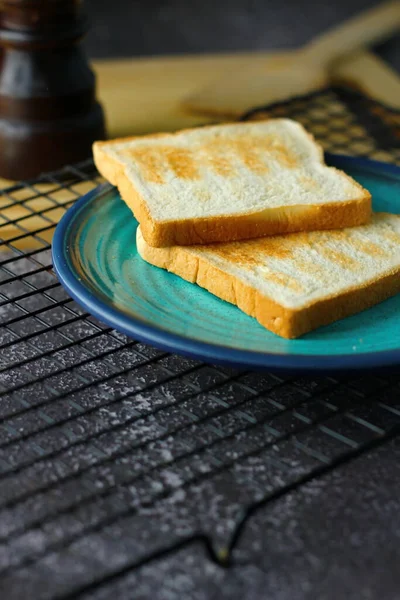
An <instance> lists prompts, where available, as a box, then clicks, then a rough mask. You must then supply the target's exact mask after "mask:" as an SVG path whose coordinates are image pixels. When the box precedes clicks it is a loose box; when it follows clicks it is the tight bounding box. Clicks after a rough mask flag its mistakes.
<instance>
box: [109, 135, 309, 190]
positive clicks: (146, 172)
mask: <svg viewBox="0 0 400 600" xmlns="http://www.w3.org/2000/svg"><path fill="white" fill-rule="evenodd" d="M121 153H122V155H123V156H124V157H125V158H129V159H132V160H134V161H135V162H136V163H138V165H139V166H140V169H141V171H142V175H143V177H144V179H147V181H149V182H151V183H158V184H164V183H166V174H167V172H168V171H172V172H173V174H174V176H175V177H177V178H179V179H183V180H196V179H200V178H201V169H204V168H205V169H212V170H213V171H214V172H215V173H217V174H218V175H220V176H221V177H232V176H234V175H235V174H237V164H238V162H240V163H241V164H242V165H243V166H244V167H246V168H247V169H248V170H249V171H251V172H252V173H255V174H257V175H263V174H265V173H267V172H268V171H269V170H270V166H271V161H277V162H278V163H280V165H281V166H284V167H287V168H290V169H292V168H296V167H297V166H298V163H299V159H298V157H297V156H296V154H295V153H294V152H293V151H291V150H289V149H288V148H287V147H285V145H284V144H283V142H282V141H280V140H279V139H278V138H277V137H275V136H269V135H265V136H254V135H253V136H248V137H246V138H243V137H237V138H233V137H230V138H224V137H222V136H221V137H216V138H213V139H211V140H209V141H208V142H207V143H204V144H197V145H194V147H193V149H189V148H185V147H183V146H175V145H166V144H152V145H151V146H150V145H147V144H143V145H140V146H137V147H134V148H132V147H130V148H123V149H121Z"/></svg>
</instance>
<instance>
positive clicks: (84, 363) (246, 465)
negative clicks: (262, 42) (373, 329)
mask: <svg viewBox="0 0 400 600" xmlns="http://www.w3.org/2000/svg"><path fill="white" fill-rule="evenodd" d="M260 114H261V115H262V114H263V113H259V114H258V115H257V114H256V115H253V118H256V117H257V116H260ZM268 114H277V115H278V114H280V115H281V114H286V115H289V116H292V117H296V118H298V119H299V120H300V121H302V122H304V123H305V124H306V125H307V127H308V128H309V129H310V130H311V131H313V132H314V133H315V135H316V136H317V137H318V139H319V140H320V141H321V143H323V145H324V146H325V148H326V149H329V150H341V149H343V148H344V149H346V150H347V151H348V152H350V153H358V154H364V155H369V156H374V157H376V158H384V159H385V160H388V161H392V162H400V148H399V143H398V138H397V137H396V135H393V132H394V131H395V129H393V127H394V125H395V123H396V120H397V119H398V115H397V114H395V113H393V112H392V111H389V110H386V109H385V108H384V107H379V106H377V105H375V104H373V105H372V104H371V102H370V101H365V100H362V98H360V97H359V96H357V95H355V94H354V93H350V92H344V91H343V90H327V91H326V92H324V93H320V94H318V95H315V96H312V97H310V98H308V99H307V100H306V99H300V100H296V101H293V102H291V103H290V104H289V105H283V106H277V107H275V108H274V109H273V110H272V111H270V112H269V113H268ZM264 116H265V115H264ZM97 181H98V180H97V174H96V172H95V170H94V167H93V164H92V163H91V161H87V162H86V163H84V164H82V165H80V166H75V167H68V168H66V169H65V170H64V171H62V172H59V173H56V174H53V175H46V176H44V177H42V178H41V179H40V180H39V181H36V182H33V183H32V182H31V183H26V184H25V183H23V184H19V185H17V186H14V187H13V188H10V189H9V190H7V191H5V192H3V193H2V195H1V196H0V210H1V212H2V215H3V219H4V222H0V236H2V237H3V238H4V241H3V242H1V246H0V248H1V250H0V251H1V254H0V598H5V599H7V600H28V599H29V600H30V599H33V598H34V599H35V600H46V599H47V600H55V599H58V600H61V599H63V600H67V599H70V600H72V599H76V598H83V599H84V600H89V599H92V600H95V599H96V600H106V599H107V600H108V599H109V598H121V599H123V600H125V599H131V598H135V599H136V598H139V599H147V598H156V599H160V600H161V599H162V600H164V599H166V600H169V599H171V600H172V599H178V598H179V599H180V598H185V599H191V598H193V600H198V599H208V598H215V599H219V598H222V599H224V598H227V599H228V598H229V599H232V600H236V599H237V600H241V599H243V598H250V599H251V600H252V599H257V600H258V599H263V598H274V599H275V598H276V599H278V600H312V599H314V598H318V599H322V600H323V599H327V600H334V599H336V598H350V599H351V600H353V598H354V600H359V599H361V600H364V599H366V600H367V599H368V600H370V599H375V598H378V597H379V598H382V599H385V598H387V599H390V600H392V599H393V600H396V599H397V598H398V586H399V583H400V581H399V579H400V575H399V571H398V566H397V565H398V559H399V556H398V554H399V550H398V534H399V518H398V516H397V513H398V510H397V509H398V494H397V485H398V484H397V481H398V470H399V466H398V465H399V460H398V459H399V456H398V455H399V443H398V439H399V438H398V436H399V434H400V376H399V375H398V374H396V373H392V374H390V375H389V374H383V373H381V374H368V375H365V376H360V375H358V376H356V375H353V376H348V377H339V376H338V377H322V376H320V377H317V378H315V379H312V378H301V377H296V378H295V377H289V376H288V377H281V376H277V375H274V374H260V373H244V372H237V371H232V370H230V369H228V368H223V367H214V366H210V365H205V364H202V363H199V362H197V361H193V360H189V359H185V358H182V357H178V356H172V355H167V354H165V353H163V352H161V351H159V350H156V349H154V348H150V347H148V346H146V345H144V344H141V343H138V342H135V341H133V340H128V339H126V337H125V336H123V335H121V334H119V333H117V332H115V331H112V330H110V329H109V328H107V327H105V326H104V325H102V324H101V323H98V322H97V321H96V320H95V319H93V318H92V317H90V316H89V315H87V314H86V313H85V312H84V311H83V310H82V309H81V308H79V306H77V305H76V303H75V302H73V301H72V300H71V299H70V298H69V297H68V296H67V294H66V293H65V292H64V291H63V289H62V288H61V287H60V285H59V284H58V283H57V281H56V279H55V276H54V274H53V272H52V269H51V255H50V247H49V241H50V239H51V234H52V230H53V228H54V222H55V221H56V220H57V219H58V218H59V217H60V214H61V213H63V212H64V211H65V209H66V208H68V206H69V205H70V204H71V203H72V202H74V200H75V199H76V198H77V197H78V196H79V195H80V194H82V193H83V192H84V191H87V189H88V188H91V187H93V186H95V185H96V183H97ZM44 186H45V187H44ZM11 206H12V207H13V209H12V210H13V211H14V210H15V207H16V206H18V207H19V210H20V211H21V214H20V216H19V217H17V218H15V217H14V218H13V219H12V220H11V217H10V215H12V214H14V215H15V213H13V212H11ZM54 211H56V212H54ZM32 214H35V215H36V217H35V218H36V221H35V222H34V223H32V221H30V219H31V215H32ZM7 219H8V221H7ZM29 225H30V227H31V228H33V229H34V233H30V234H29V233H27V232H26V230H27V228H28V226H29ZM22 243H24V244H25V247H24V248H22V246H21V244H22ZM27 246H28V248H27Z"/></svg>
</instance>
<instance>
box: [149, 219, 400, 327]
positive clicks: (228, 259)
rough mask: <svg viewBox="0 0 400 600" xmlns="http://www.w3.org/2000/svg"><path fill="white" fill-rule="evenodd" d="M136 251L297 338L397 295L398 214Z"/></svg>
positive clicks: (399, 266)
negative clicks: (339, 226) (343, 225)
mask: <svg viewBox="0 0 400 600" xmlns="http://www.w3.org/2000/svg"><path fill="white" fill-rule="evenodd" d="M137 248H138V252H139V254H140V255H141V257H142V258H143V259H144V260H146V261H147V262H149V263H151V264H152V265H155V266H157V267H161V268H163V269H167V270H168V271H171V272H172V273H175V274H176V275H179V276H180V277H182V278H183V279H186V280H187V281H190V282H192V283H197V284H198V285H199V286H201V287H203V288H206V289H207V290H209V291H210V292H211V293H213V294H215V295H216V296H218V297H219V298H222V299H223V300H226V301H227V302H231V303H232V304H236V305H237V306H238V307H239V308H241V309H242V310H243V311H244V312H245V313H247V314H248V315H250V316H252V317H255V318H256V319H257V320H258V321H259V322H260V323H261V325H263V326H264V327H266V328H267V329H269V330H271V331H272V332H274V333H276V334H278V335H280V336H282V337H285V338H296V337H299V336H300V335H302V334H304V333H306V332H308V331H311V330H313V329H315V328H317V327H319V326H321V325H326V324H328V323H332V322H333V321H336V320H338V319H342V318H343V317H346V316H349V315H352V314H355V313H357V312H359V311H362V310H364V309H366V308H369V307H371V306H373V305H375V304H377V303H378V302H381V301H382V300H385V299H386V298H389V297H390V296H393V295H395V294H396V293H398V292H400V215H391V214H387V213H377V214H375V215H373V218H372V221H371V222H370V223H369V224H368V225H363V226H359V227H353V228H349V229H343V230H336V231H329V232H328V231H327V232H323V231H320V232H307V233H293V234H290V235H282V236H275V237H265V238H260V239H256V240H251V241H246V242H240V243H237V242H236V243H235V242H233V243H226V244H213V245H208V246H207V245H203V246H192V247H182V246H175V247H171V248H154V247H152V246H150V245H149V244H147V243H146V241H145V240H144V238H143V235H142V232H141V228H140V227H139V228H138V231H137Z"/></svg>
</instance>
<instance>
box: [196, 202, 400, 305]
mask: <svg viewBox="0 0 400 600" xmlns="http://www.w3.org/2000/svg"><path fill="white" fill-rule="evenodd" d="M385 218H386V216H385V215H384V214H383V215H380V214H377V215H374V221H375V224H376V225H377V226H378V231H379V238H380V239H381V240H382V242H383V243H384V244H385V243H387V242H389V245H386V246H385V247H382V246H381V245H379V241H375V242H374V241H373V240H371V239H370V238H369V236H368V229H369V227H370V226H369V225H366V226H364V227H358V228H357V229H352V228H350V229H345V230H335V231H315V232H306V233H293V234H290V235H286V236H284V237H282V236H274V237H269V238H262V239H257V240H250V241H247V242H235V243H229V244H214V245H211V246H207V247H205V246H203V247H198V248H199V249H200V248H203V249H204V250H207V251H209V252H211V253H212V255H213V256H214V257H218V259H220V260H222V261H227V262H228V263H230V264H235V265H237V266H238V267H240V268H241V269H244V270H248V271H254V272H255V273H257V274H258V273H259V274H260V277H261V278H265V279H268V280H269V281H270V282H272V283H274V284H276V285H278V286H280V287H284V288H287V289H290V290H292V291H293V292H295V293H298V294H299V295H301V294H302V292H304V291H305V286H306V287H308V286H307V285H306V284H305V281H304V277H305V278H306V280H307V281H310V279H311V280H313V281H314V284H317V285H320V286H323V287H324V286H326V285H329V283H330V279H331V277H332V270H331V269H332V267H334V268H340V269H341V270H344V271H348V272H349V273H350V272H351V273H355V272H357V271H359V270H360V269H362V267H363V262H364V261H365V258H366V257H369V258H372V259H373V258H378V259H381V260H382V259H385V258H388V257H390V256H393V254H394V253H396V252H400V234H399V233H398V232H397V231H395V230H394V229H393V228H392V227H391V225H390V224H389V223H388V222H387V221H386V220H385ZM363 230H365V234H364V233H363ZM266 257H267V264H265V259H266ZM263 263H264V264H263ZM260 265H263V266H262V267H261V266H260ZM287 271H289V273H288V272H287ZM293 271H294V272H297V273H298V278H297V277H296V275H295V274H293ZM350 277H351V276H349V278H350Z"/></svg>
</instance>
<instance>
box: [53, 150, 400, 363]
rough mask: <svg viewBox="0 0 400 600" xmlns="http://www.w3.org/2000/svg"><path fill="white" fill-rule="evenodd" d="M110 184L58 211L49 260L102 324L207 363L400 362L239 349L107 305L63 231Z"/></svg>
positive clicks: (356, 162) (394, 170) (374, 166)
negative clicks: (74, 263) (77, 263)
mask: <svg viewBox="0 0 400 600" xmlns="http://www.w3.org/2000/svg"><path fill="white" fill-rule="evenodd" d="M325 159H326V161H327V162H328V163H329V164H333V166H336V167H339V168H346V166H347V167H348V166H349V164H350V165H351V166H352V167H354V168H356V169H357V167H358V168H359V169H362V170H366V169H367V170H375V171H378V172H383V173H385V174H391V175H394V176H395V177H396V178H399V179H400V167H398V166H397V165H394V164H390V163H384V162H380V161H376V160H371V159H368V158H363V157H352V156H347V155H344V154H331V153H325ZM112 189H113V186H112V185H111V184H109V183H103V184H100V185H99V186H97V187H96V188H94V189H93V190H91V191H90V192H88V193H87V194H85V195H84V196H82V198H80V199H79V200H77V201H76V202H75V204H73V205H72V206H71V207H70V208H69V209H68V210H67V212H66V213H65V214H64V215H63V217H62V218H61V220H60V221H59V223H58V224H57V226H56V230H55V232H54V236H53V242H52V260H53V268H54V270H55V272H56V275H57V277H58V279H59V281H60V283H61V285H62V286H63V287H64V288H65V290H66V291H67V292H68V293H69V294H70V296H71V297H72V298H73V300H75V301H76V302H77V303H78V304H80V305H81V306H82V307H83V308H84V309H85V310H87V311H88V312H89V313H90V314H92V315H94V316H95V317H96V318H98V319H99V320H100V321H102V322H103V323H106V324H107V325H109V326H110V327H112V328H114V329H116V330H117V331H120V332H122V333H124V334H125V335H127V336H128V337H131V338H134V339H136V340H138V341H141V342H145V343H149V344H150V345H153V346H156V347H158V348H161V349H163V350H167V351H168V352H172V353H178V354H179V353H180V354H184V355H186V356H191V357H194V358H196V359H198V360H202V361H204V362H208V363H220V364H226V365H230V366H233V367H236V368H253V369H257V370H259V369H262V370H270V371H281V372H294V371H298V372H299V371H300V372H303V373H316V372H320V373H326V372H333V371H334V372H338V371H342V372H345V371H357V370H365V369H382V368H391V367H394V366H398V365H399V364H400V348H399V349H394V350H382V351H378V352H366V353H363V354H355V355H353V354H338V355H329V354H328V355H304V354H276V353H271V352H256V351H254V350H239V349H235V348H229V347H227V346H222V345H217V344H211V343H209V342H203V341H200V340H194V339H192V338H187V337H185V336H182V335H179V334H176V333H173V332H169V331H166V330H164V329H161V328H158V327H155V326H153V325H150V324H146V323H145V322H142V321H140V320H139V319H136V318H135V317H133V316H129V315H127V314H125V313H124V312H123V311H121V310H119V309H117V308H114V307H113V306H112V305H109V304H107V303H106V302H103V300H101V299H100V298H98V297H97V296H96V295H95V294H93V293H92V291H91V290H90V289H88V288H87V287H86V286H85V285H84V284H83V283H82V282H81V280H80V279H79V277H78V275H77V274H76V273H75V271H73V270H72V269H71V268H70V266H69V264H68V261H67V258H66V256H67V254H68V244H67V233H68V230H69V228H70V226H71V224H73V222H74V220H75V217H76V216H77V214H78V213H79V212H80V211H81V210H82V209H83V208H84V207H85V206H86V205H87V204H89V203H90V202H92V201H93V200H94V199H95V198H97V197H99V196H100V195H102V194H104V193H106V192H108V191H111V190H112Z"/></svg>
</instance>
